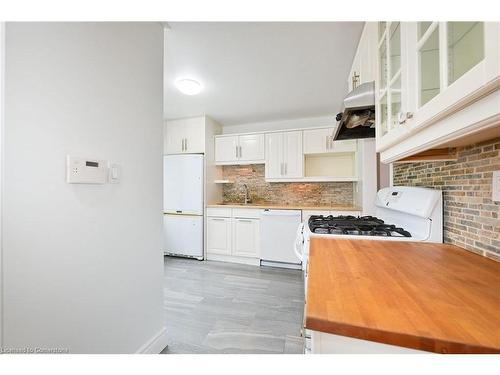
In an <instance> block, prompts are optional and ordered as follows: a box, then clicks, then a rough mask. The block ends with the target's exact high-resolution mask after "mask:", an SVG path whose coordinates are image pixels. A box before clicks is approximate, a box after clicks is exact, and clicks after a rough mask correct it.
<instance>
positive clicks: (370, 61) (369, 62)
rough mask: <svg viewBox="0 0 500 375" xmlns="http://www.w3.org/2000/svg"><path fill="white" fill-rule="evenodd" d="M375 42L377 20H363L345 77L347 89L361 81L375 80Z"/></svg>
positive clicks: (350, 89)
mask: <svg viewBox="0 0 500 375" xmlns="http://www.w3.org/2000/svg"><path fill="white" fill-rule="evenodd" d="M376 44H377V22H365V26H364V28H363V32H362V33H361V37H360V39H359V43H358V48H357V50H356V54H355V55H354V59H353V62H352V66H351V71H350V73H349V77H348V79H347V87H348V91H352V90H353V89H354V88H356V87H357V86H359V85H360V84H361V83H365V82H372V81H374V80H375V76H376V72H375V69H376V68H375V66H376V65H375V59H376V55H377V50H376Z"/></svg>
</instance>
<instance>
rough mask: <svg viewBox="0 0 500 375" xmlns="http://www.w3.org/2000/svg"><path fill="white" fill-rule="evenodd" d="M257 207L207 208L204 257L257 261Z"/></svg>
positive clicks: (245, 261)
mask: <svg viewBox="0 0 500 375" xmlns="http://www.w3.org/2000/svg"><path fill="white" fill-rule="evenodd" d="M259 217H260V209H252V208H248V209H236V208H234V209H231V208H208V209H207V242H206V243H207V259H208V260H218V261H226V262H234V263H245V264H253V265H260V258H259V256H260V254H259V246H260V220H259Z"/></svg>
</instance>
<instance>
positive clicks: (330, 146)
mask: <svg viewBox="0 0 500 375" xmlns="http://www.w3.org/2000/svg"><path fill="white" fill-rule="evenodd" d="M332 134H333V128H324V129H311V130H304V131H303V136H302V138H303V149H304V155H313V154H328V153H336V152H356V149H357V148H356V147H357V146H356V140H346V141H334V140H333V138H332Z"/></svg>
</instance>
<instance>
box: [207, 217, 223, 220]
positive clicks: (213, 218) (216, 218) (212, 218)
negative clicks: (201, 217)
mask: <svg viewBox="0 0 500 375" xmlns="http://www.w3.org/2000/svg"><path fill="white" fill-rule="evenodd" d="M210 220H213V221H226V219H219V218H218V217H211V218H210Z"/></svg>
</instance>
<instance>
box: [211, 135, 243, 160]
mask: <svg viewBox="0 0 500 375" xmlns="http://www.w3.org/2000/svg"><path fill="white" fill-rule="evenodd" d="M237 147H238V136H234V137H216V138H215V162H216V163H226V162H231V161H236V160H237V155H238V149H237Z"/></svg>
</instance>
